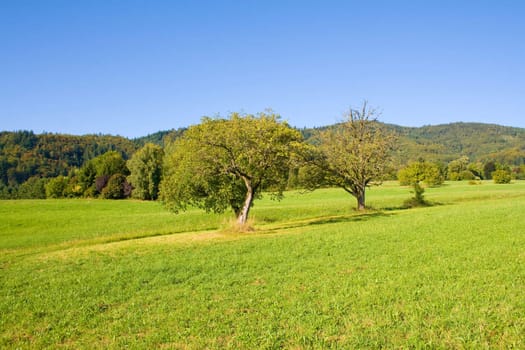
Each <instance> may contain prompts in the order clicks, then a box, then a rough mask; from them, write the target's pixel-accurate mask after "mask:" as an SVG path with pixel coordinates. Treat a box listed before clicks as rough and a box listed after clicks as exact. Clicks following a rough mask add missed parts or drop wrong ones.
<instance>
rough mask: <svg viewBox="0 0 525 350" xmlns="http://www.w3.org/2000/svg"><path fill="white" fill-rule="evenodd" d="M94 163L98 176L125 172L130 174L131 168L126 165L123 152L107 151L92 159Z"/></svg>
mask: <svg viewBox="0 0 525 350" xmlns="http://www.w3.org/2000/svg"><path fill="white" fill-rule="evenodd" d="M91 162H92V163H93V165H94V167H95V170H96V174H97V176H103V175H109V176H111V175H114V174H124V175H128V174H129V170H128V168H127V167H126V161H125V160H124V158H122V154H120V153H119V152H117V151H109V152H106V153H104V154H102V155H100V156H98V157H96V158H93V159H92V160H91Z"/></svg>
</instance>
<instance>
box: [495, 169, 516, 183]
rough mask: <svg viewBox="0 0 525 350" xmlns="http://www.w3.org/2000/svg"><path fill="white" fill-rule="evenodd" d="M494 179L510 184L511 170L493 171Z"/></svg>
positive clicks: (496, 181)
mask: <svg viewBox="0 0 525 350" xmlns="http://www.w3.org/2000/svg"><path fill="white" fill-rule="evenodd" d="M492 179H493V180H494V183H497V184H508V183H510V180H511V176H510V171H507V170H501V169H500V170H496V171H494V172H493V173H492Z"/></svg>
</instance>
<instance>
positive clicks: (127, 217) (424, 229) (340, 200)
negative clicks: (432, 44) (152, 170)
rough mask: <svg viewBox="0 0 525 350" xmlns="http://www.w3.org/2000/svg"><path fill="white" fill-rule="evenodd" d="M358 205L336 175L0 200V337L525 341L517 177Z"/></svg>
mask: <svg viewBox="0 0 525 350" xmlns="http://www.w3.org/2000/svg"><path fill="white" fill-rule="evenodd" d="M409 196H410V194H409V190H408V189H407V188H403V187H399V186H397V185H396V184H394V183H387V184H385V185H384V186H381V187H377V188H372V189H371V190H370V191H369V192H368V193H367V202H368V204H370V205H371V206H372V207H373V209H372V210H370V211H368V212H366V213H364V214H363V213H356V212H354V211H353V210H352V208H353V207H354V206H355V200H354V199H353V198H351V197H350V196H348V195H347V194H345V193H344V192H343V191H341V190H335V189H325V190H320V191H317V192H313V193H308V194H299V193H296V192H290V193H287V195H286V198H285V199H284V200H283V201H281V202H272V201H270V200H268V199H263V200H261V201H258V202H256V204H255V207H254V209H253V211H252V215H253V218H254V219H253V220H254V226H255V228H256V230H255V231H254V232H252V233H229V232H228V224H229V221H230V215H229V214H224V215H214V214H209V215H208V214H204V213H203V212H202V211H198V210H192V211H188V212H186V213H182V214H179V215H174V214H171V213H169V212H166V211H165V210H164V209H163V208H162V206H161V205H160V204H158V203H144V202H136V201H103V200H43V201H1V202H0V253H1V258H0V289H1V293H2V294H1V295H2V298H1V299H0V332H1V338H0V347H1V348H7V349H16V348H22V349H23V348H39V349H40V348H53V349H54V348H74V349H77V348H85V349H102V348H124V347H128V348H133V349H135V348H137V349H151V348H181V349H202V348H217V349H224V348H232V349H237V348H243V349H253V348H265V349H274V348H293V349H297V348H299V349H301V348H308V349H310V348H319V349H321V348H344V349H346V348H350V349H352V348H381V347H386V348H476V349H478V348H525V336H524V335H525V292H524V291H525V182H515V183H513V184H511V185H495V184H492V183H489V182H486V183H483V184H482V185H468V184H467V183H448V184H447V185H446V186H443V187H440V188H432V189H428V190H427V192H426V197H427V199H429V200H430V201H431V202H433V203H434V204H435V205H434V206H431V207H427V208H418V209H410V210H404V209H400V208H401V207H402V203H403V201H404V200H405V199H407V198H408V197H409Z"/></svg>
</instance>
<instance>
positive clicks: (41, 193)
mask: <svg viewBox="0 0 525 350" xmlns="http://www.w3.org/2000/svg"><path fill="white" fill-rule="evenodd" d="M46 183H47V179H43V178H41V177H38V176H33V177H30V178H29V179H28V180H27V181H26V182H24V183H23V184H21V185H20V186H19V187H18V195H17V198H20V199H44V198H46Z"/></svg>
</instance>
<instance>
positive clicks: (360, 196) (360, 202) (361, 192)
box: [355, 187, 366, 211]
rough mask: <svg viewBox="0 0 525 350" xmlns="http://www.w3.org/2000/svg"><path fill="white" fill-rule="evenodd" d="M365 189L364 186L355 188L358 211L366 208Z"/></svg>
mask: <svg viewBox="0 0 525 350" xmlns="http://www.w3.org/2000/svg"><path fill="white" fill-rule="evenodd" d="M365 190H366V187H363V188H358V190H357V193H356V196H355V197H356V199H357V210H358V211H361V210H365V209H366V206H365Z"/></svg>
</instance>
